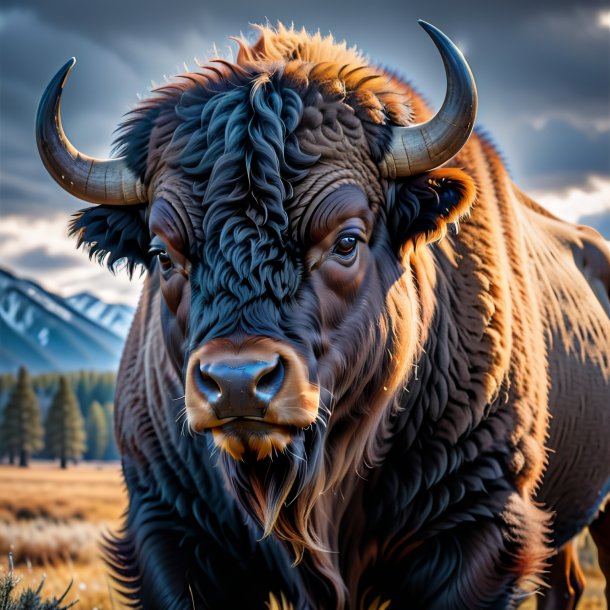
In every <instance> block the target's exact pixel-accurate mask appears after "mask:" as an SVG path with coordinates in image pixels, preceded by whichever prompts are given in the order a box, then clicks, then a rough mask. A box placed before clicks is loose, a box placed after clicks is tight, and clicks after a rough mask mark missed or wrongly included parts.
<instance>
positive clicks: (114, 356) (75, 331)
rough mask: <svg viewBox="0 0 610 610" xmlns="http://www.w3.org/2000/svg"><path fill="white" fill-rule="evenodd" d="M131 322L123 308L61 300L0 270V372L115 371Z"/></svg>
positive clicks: (86, 299)
mask: <svg viewBox="0 0 610 610" xmlns="http://www.w3.org/2000/svg"><path fill="white" fill-rule="evenodd" d="M131 317H133V310H132V309H131V308H129V307H128V306H125V305H107V304H106V303H104V302H103V301H100V300H99V299H96V298H95V297H93V296H91V295H85V294H81V295H76V296H74V297H71V298H69V299H63V298H61V297H59V296H57V295H55V294H53V293H51V292H48V291H46V290H44V289H43V288H42V287H41V286H39V285H38V284H36V283H35V282H32V281H30V280H24V279H20V278H18V277H16V276H14V275H13V274H12V273H9V272H8V271H6V270H4V269H0V372H8V371H11V372H15V371H16V370H17V368H18V367H19V366H20V365H25V366H27V367H28V369H29V370H30V372H32V373H42V372H47V371H62V372H64V371H75V370H80V369H90V370H104V371H111V370H115V369H116V368H117V367H118V363H119V359H120V356H121V351H122V349H123V343H124V340H125V335H126V332H127V329H128V327H129V324H130V322H131Z"/></svg>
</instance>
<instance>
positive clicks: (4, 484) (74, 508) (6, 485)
mask: <svg viewBox="0 0 610 610" xmlns="http://www.w3.org/2000/svg"><path fill="white" fill-rule="evenodd" d="M126 505H127V495H126V493H125V491H124V486H123V482H122V478H121V474H120V467H119V465H118V464H116V463H114V464H79V465H78V466H75V467H71V468H68V469H67V470H61V469H60V468H59V467H58V465H57V464H54V463H41V462H35V463H33V464H32V466H31V467H30V468H15V467H9V466H0V563H1V564H2V568H1V569H0V574H5V573H6V571H7V569H8V561H7V558H8V552H9V551H12V552H13V555H14V557H15V562H16V565H15V575H16V576H18V577H21V582H20V585H19V588H21V587H27V586H31V587H34V588H36V587H37V586H38V584H39V583H40V580H41V578H42V577H43V575H46V581H45V584H44V588H43V590H42V592H43V593H44V595H45V596H47V597H51V596H57V597H59V596H60V595H61V594H62V593H63V592H64V591H65V590H66V587H67V586H68V584H69V583H70V581H71V580H73V581H74V582H73V584H72V588H71V589H70V592H69V593H68V596H67V597H66V601H68V602H69V601H73V600H75V599H79V600H80V601H79V603H78V604H77V605H76V606H75V609H82V610H92V609H94V608H97V609H98V610H106V609H108V610H118V609H120V608H123V604H121V600H120V597H119V596H118V595H113V596H112V599H111V592H110V589H111V587H112V581H111V579H110V577H109V576H108V573H107V569H106V565H105V564H104V562H103V560H102V558H101V556H100V550H99V542H100V539H101V536H102V535H103V534H104V533H108V532H112V531H116V530H117V529H118V528H119V527H120V525H121V515H122V514H123V512H124V511H125V507H126Z"/></svg>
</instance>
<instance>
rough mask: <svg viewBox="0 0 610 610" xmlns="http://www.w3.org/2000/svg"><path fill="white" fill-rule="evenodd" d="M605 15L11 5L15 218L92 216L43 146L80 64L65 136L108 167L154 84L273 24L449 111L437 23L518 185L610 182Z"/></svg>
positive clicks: (202, 4)
mask: <svg viewBox="0 0 610 610" xmlns="http://www.w3.org/2000/svg"><path fill="white" fill-rule="evenodd" d="M602 10H606V11H607V10H608V7H607V4H606V3H602V2H598V1H593V0H585V1H582V2H579V3H578V5H576V4H575V3H574V2H573V0H539V1H537V2H536V3H531V2H530V1H529V0H527V1H526V0H514V1H513V2H510V3H509V2H503V3H497V2H484V1H483V0H463V1H461V2H459V3H451V4H448V3H440V2H431V1H429V0H410V1H409V2H396V1H395V0H377V1H376V2H374V3H371V2H370V0H352V1H350V2H349V3H331V2H328V1H327V0H308V1H307V2H301V3H296V4H291V3H286V2H283V1H280V0H258V1H256V2H252V1H251V0H232V1H231V2H218V1H217V0H214V1H212V0H199V1H198V2H193V1H192V0H172V2H167V0H148V1H147V2H144V0H139V1H125V0H105V1H104V2H89V3H83V2H80V1H76V0H55V1H53V2H49V1H48V0H26V1H23V0H4V2H3V9H1V10H0V70H1V74H2V83H1V86H0V112H1V117H0V118H1V121H2V127H3V129H2V133H1V134H0V164H1V168H0V169H1V170H2V172H3V175H5V176H9V177H10V180H9V181H8V183H6V184H4V179H3V187H2V193H1V196H2V211H3V212H5V213H8V212H11V213H13V212H17V213H30V214H36V215H39V214H41V213H45V211H53V210H54V211H57V210H59V209H68V210H69V211H73V210H74V209H76V205H78V204H75V200H74V199H73V198H72V197H70V196H68V195H65V194H64V193H63V192H61V191H60V190H59V189H58V188H57V187H56V186H55V185H54V184H53V183H52V181H51V179H50V178H49V177H48V176H47V175H46V173H45V171H44V169H43V167H42V165H41V163H40V161H39V159H38V155H37V151H36V146H35V142H34V137H33V129H34V116H35V111H36V105H37V102H38V99H39V98H40V95H41V94H42V91H43V90H44V87H45V86H46V84H47V82H48V81H49V79H50V78H51V76H52V75H53V73H54V72H55V71H56V70H57V69H58V68H59V67H60V66H61V65H62V64H63V63H64V61H65V60H66V59H67V58H68V57H70V56H72V55H76V56H77V58H78V64H77V66H76V68H75V70H74V72H73V74H72V76H71V78H70V82H69V84H68V86H67V88H66V92H65V94H64V97H63V99H62V112H63V118H64V126H65V128H66V131H67V133H68V135H69V137H70V139H71V140H73V142H74V144H75V145H76V146H77V147H78V148H81V149H82V150H83V151H85V152H87V153H88V154H92V155H96V156H106V155H107V154H108V151H109V149H110V144H111V140H112V132H113V130H114V128H115V127H116V125H117V124H118V123H119V122H120V120H121V117H122V116H123V115H124V114H125V112H126V111H127V110H128V109H129V108H130V106H132V105H133V104H135V103H136V101H137V95H136V94H137V93H140V94H143V95H144V94H146V92H147V90H148V89H149V87H150V81H151V79H152V80H155V81H157V82H162V81H163V75H164V74H167V75H168V76H169V75H171V74H174V73H176V72H177V71H182V70H183V68H182V62H183V61H186V62H187V63H188V64H189V65H190V66H191V67H193V66H194V64H193V57H194V56H197V57H199V58H202V59H204V58H205V57H206V54H208V53H209V51H210V50H211V48H212V43H214V42H216V43H217V44H218V46H219V47H220V48H223V47H224V46H225V45H226V41H227V36H229V35H234V34H238V33H239V31H240V30H244V31H246V30H247V28H248V23H249V22H259V23H260V22H264V21H265V20H266V19H268V20H269V21H270V22H272V23H274V22H276V21H277V20H282V21H284V22H286V23H290V22H294V23H295V25H297V26H305V27H306V28H308V29H310V30H317V29H320V30H321V31H322V33H326V32H328V31H332V32H333V33H334V35H335V36H336V37H337V38H339V39H343V38H345V39H346V40H347V41H348V43H349V44H358V46H359V47H360V48H361V49H362V50H363V51H364V52H365V53H367V54H368V55H369V56H370V58H371V59H372V60H373V61H375V62H378V63H380V64H383V65H387V66H390V67H392V68H394V69H396V70H397V71H398V72H399V73H402V74H404V75H406V76H408V77H409V79H410V80H411V81H412V82H413V83H414V84H415V85H416V87H417V88H418V89H419V90H420V91H422V92H423V93H424V95H425V96H426V97H427V98H429V99H430V101H431V103H432V104H433V105H435V106H438V105H439V104H440V102H441V100H442V97H443V94H444V86H445V83H444V73H443V68H442V64H441V62H440V61H439V58H438V54H437V53H436V52H435V50H434V47H433V45H432V44H431V42H430V40H429V39H428V38H427V36H426V35H425V34H424V33H423V32H422V31H421V30H420V29H419V28H418V27H417V25H416V20H417V19H418V18H425V19H426V20H428V21H431V22H432V23H435V24H436V25H438V26H439V27H441V29H444V30H445V31H446V32H447V33H448V34H450V35H451V36H452V37H453V38H454V39H455V40H456V41H457V42H458V44H460V45H461V46H462V48H463V49H464V51H465V53H466V55H467V57H468V58H469V61H470V63H471V65H472V68H473V71H474V74H475V76H476V78H477V83H478V88H479V93H480V104H479V119H478V121H479V124H480V125H483V126H484V127H485V129H486V130H487V131H488V132H489V133H490V134H491V135H492V137H493V139H494V140H495V141H496V142H497V144H498V146H499V148H500V149H501V150H502V152H503V155H504V156H505V158H506V159H507V160H508V162H509V164H510V166H511V168H512V172H513V175H514V177H515V179H516V180H517V182H519V183H520V184H521V185H523V186H525V187H528V188H533V187H539V188H540V187H559V186H564V185H566V184H568V183H569V182H584V181H585V179H586V176H587V175H588V174H590V173H593V172H596V173H601V174H608V173H609V172H610V167H609V162H608V155H609V149H610V147H609V146H608V133H609V132H608V131H607V127H608V124H610V112H609V110H608V108H609V100H610V52H609V51H610V49H609V43H610V39H609V36H608V30H607V29H603V28H601V27H600V26H599V23H598V21H599V13H600V11H602ZM604 125H605V127H606V130H605V131H604V129H603V128H604ZM534 126H537V127H539V128H538V129H537V130H534V129H533V127H534ZM80 207H82V204H80Z"/></svg>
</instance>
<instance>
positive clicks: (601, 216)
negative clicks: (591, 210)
mask: <svg viewBox="0 0 610 610" xmlns="http://www.w3.org/2000/svg"><path fill="white" fill-rule="evenodd" d="M578 222H580V223H582V224H583V225H589V226H590V227H593V228H594V229H596V230H597V231H599V232H600V234H601V235H603V236H604V237H605V238H606V239H607V240H610V214H609V213H608V212H599V213H597V214H587V215H586V216H581V217H580V218H579V219H578Z"/></svg>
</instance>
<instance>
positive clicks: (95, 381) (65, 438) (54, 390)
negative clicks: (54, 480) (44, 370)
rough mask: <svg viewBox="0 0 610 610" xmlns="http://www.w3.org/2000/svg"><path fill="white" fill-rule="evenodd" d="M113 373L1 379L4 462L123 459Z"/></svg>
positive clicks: (6, 376) (21, 375) (0, 423)
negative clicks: (116, 428) (116, 431)
mask: <svg viewBox="0 0 610 610" xmlns="http://www.w3.org/2000/svg"><path fill="white" fill-rule="evenodd" d="M115 385H116V376H115V375H114V374H113V373H97V372H94V371H80V372H78V373H68V374H65V375H60V374H57V373H55V374H51V373H48V374H44V375H36V376H34V377H30V375H29V373H28V371H27V369H26V368H25V367H22V368H21V369H19V373H18V375H17V378H15V377H14V376H13V375H10V374H4V375H0V458H2V459H5V460H8V462H9V463H10V464H15V463H18V464H19V465H20V466H27V465H28V463H29V461H30V459H31V458H32V457H37V458H42V459H58V460H59V463H60V465H61V467H62V468H66V467H67V466H68V464H69V463H70V462H73V463H76V462H78V461H79V460H81V459H86V460H116V459H118V458H119V454H118V451H117V447H116V443H115V438H114V427H113V403H112V400H113V397H114V389H115Z"/></svg>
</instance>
